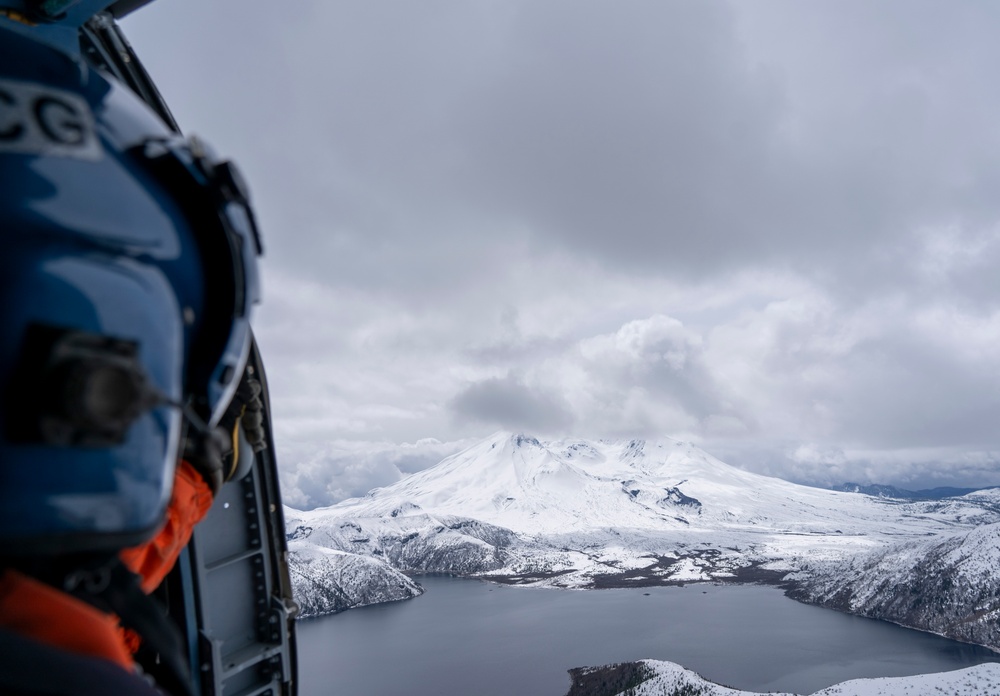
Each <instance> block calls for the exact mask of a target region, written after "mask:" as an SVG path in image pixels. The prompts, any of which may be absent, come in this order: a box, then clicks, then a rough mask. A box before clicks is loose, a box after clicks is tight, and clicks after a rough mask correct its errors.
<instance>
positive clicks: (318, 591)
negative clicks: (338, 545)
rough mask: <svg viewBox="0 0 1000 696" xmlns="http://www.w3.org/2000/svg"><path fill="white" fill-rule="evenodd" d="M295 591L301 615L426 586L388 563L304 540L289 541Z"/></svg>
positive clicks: (410, 593) (407, 594)
mask: <svg viewBox="0 0 1000 696" xmlns="http://www.w3.org/2000/svg"><path fill="white" fill-rule="evenodd" d="M288 551H289V554H288V566H289V568H288V569H289V574H290V576H291V579H292V592H293V596H294V597H295V601H296V603H298V605H299V618H303V619H306V618H310V617H313V616H322V615H324V614H335V613H337V612H339V611H344V610H345V609H352V608H354V607H363V606H367V605H369V604H379V603H382V602H393V601H397V600H401V599H410V598H412V597H416V596H418V595H420V594H423V589H422V588H421V587H420V586H419V585H417V584H416V583H415V582H413V581H412V580H410V579H409V578H408V577H406V576H405V575H403V574H402V573H400V572H399V571H397V570H395V569H393V568H391V567H390V566H388V565H387V564H385V563H381V562H379V561H377V560H375V559H372V558H368V557H366V556H359V555H357V554H351V553H345V552H343V551H336V550H333V549H328V548H323V547H320V546H315V545H313V544H309V543H308V542H303V541H291V542H290V543H289V545H288Z"/></svg>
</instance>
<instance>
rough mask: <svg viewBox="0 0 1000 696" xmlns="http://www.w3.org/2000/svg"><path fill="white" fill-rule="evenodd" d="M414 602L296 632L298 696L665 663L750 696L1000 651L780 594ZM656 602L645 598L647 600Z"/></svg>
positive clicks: (554, 680) (437, 693)
mask: <svg viewBox="0 0 1000 696" xmlns="http://www.w3.org/2000/svg"><path fill="white" fill-rule="evenodd" d="M418 580H419V582H420V583H421V584H422V585H423V586H424V587H425V588H426V590H427V592H426V593H425V594H424V595H422V596H421V597H418V598H416V599H413V600H408V601H405V602H396V603H393V604H384V605H378V606H373V607H365V608H363V609H353V610H351V611H348V612H345V613H343V614H337V615H334V616H328V617H323V618H320V619H313V620H309V621H301V622H299V625H298V643H299V674H300V679H301V681H300V691H299V693H300V694H301V696H327V695H330V696H404V695H405V696H536V695H537V696H564V695H565V693H566V691H567V690H568V689H569V676H568V674H567V673H566V670H568V669H569V668H570V667H581V666H584V665H601V664H606V663H609V662H623V661H627V660H638V659H643V658H654V659H659V660H670V661H672V662H677V663H679V664H682V665H684V666H685V667H687V668H688V669H692V670H694V671H696V672H698V673H700V674H702V675H703V676H704V677H706V678H708V679H711V680H712V681H715V682H719V683H722V684H726V685H728V686H732V687H735V688H740V689H747V690H751V691H763V692H766V691H771V690H774V691H789V692H793V693H801V694H809V693H812V692H813V691H817V690H819V689H822V688H824V687H827V686H830V685H831V684H835V683H837V682H840V681H844V680H847V679H856V678H859V677H890V676H905V675H910V674H919V673H922V672H942V671H946V670H953V669H961V668H963V667H969V666H971V665H975V664H979V663H981V662H1000V655H997V654H995V653H992V652H990V651H988V650H986V649H983V648H977V647H973V646H969V645H965V644H962V643H957V642H955V641H950V640H946V639H944V638H939V637H937V636H933V635H929V634H926V633H920V632H918V631H911V630H907V629H904V628H900V627H898V626H894V625H892V624H887V623H882V622H879V621H873V620H871V619H863V618H860V617H855V616H848V615H845V614H840V613H837V612H834V611H831V610H829V609H820V608H818V607H813V606H808V605H805V604H800V603H798V602H795V601H793V600H791V599H788V598H787V597H785V596H784V595H783V594H782V592H781V591H780V590H778V589H775V588H771V587H753V586H742V587H741V586H716V585H688V586H686V587H651V588H642V589H634V590H632V589H629V590H589V591H568V590H551V589H538V588H525V587H507V586H502V585H492V584H489V583H485V582H480V581H477V580H461V579H457V578H448V577H426V576H425V577H421V578H418ZM646 593H648V595H647V594H646Z"/></svg>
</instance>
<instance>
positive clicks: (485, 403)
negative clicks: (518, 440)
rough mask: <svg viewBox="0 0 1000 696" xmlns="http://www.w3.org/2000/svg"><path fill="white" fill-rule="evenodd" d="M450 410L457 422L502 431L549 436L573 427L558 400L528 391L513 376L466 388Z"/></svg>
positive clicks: (566, 412)
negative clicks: (523, 431)
mask: <svg viewBox="0 0 1000 696" xmlns="http://www.w3.org/2000/svg"><path fill="white" fill-rule="evenodd" d="M450 406H451V409H452V411H453V412H454V414H455V417H456V418H457V419H458V420H461V421H473V422H476V421H478V422H480V423H486V424H489V425H496V426H498V427H499V428H501V429H506V430H527V431H529V432H541V433H549V432H560V431H565V430H567V429H570V428H571V427H572V425H573V416H572V414H571V413H570V412H569V408H568V405H567V404H566V403H565V402H564V401H563V400H562V399H561V398H559V397H556V396H553V395H551V394H547V393H545V392H544V391H542V390H539V389H535V388H532V387H530V386H528V385H526V384H524V383H523V382H522V381H521V380H520V379H518V377H517V376H515V375H508V376H507V377H504V378H502V379H501V378H491V379H485V380H483V381H481V382H476V383H474V384H470V385H469V386H468V387H467V388H466V389H464V390H463V391H461V392H460V393H459V394H458V395H457V396H456V397H455V398H454V399H453V400H452V402H451V404H450Z"/></svg>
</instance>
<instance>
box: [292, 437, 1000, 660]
mask: <svg viewBox="0 0 1000 696" xmlns="http://www.w3.org/2000/svg"><path fill="white" fill-rule="evenodd" d="M859 492H860V491H855V490H854V489H850V490H849V491H847V492H844V491H831V490H824V489H819V488H812V487H808V486H800V485H796V484H792V483H789V482H787V481H782V480H780V479H776V478H770V477H766V476H760V475H757V474H752V473H749V472H746V471H742V470H740V469H737V468H735V467H732V466H729V465H727V464H725V463H723V462H721V461H719V460H718V459H716V458H714V457H712V456H711V455H709V454H707V453H706V452H704V451H702V450H700V449H699V448H697V447H695V446H694V445H692V444H690V443H685V442H680V441H676V440H670V439H663V440H659V441H642V440H629V441H617V442H607V441H588V440H579V439H574V440H562V441H557V442H541V441H539V440H537V439H535V438H532V437H528V436H525V435H522V434H511V433H497V434H496V435H494V436H492V437H490V438H487V439H486V440H484V441H482V442H480V443H479V444H477V445H475V446H473V447H471V448H469V449H467V450H465V451H463V452H460V453H458V454H455V455H453V456H451V457H448V458H447V459H445V460H443V461H442V462H441V463H440V464H438V465H436V466H434V467H431V468H430V469H426V470H424V471H421V472H419V473H416V474H413V475H411V476H409V477H407V478H405V479H403V480H401V481H399V482H397V483H395V484H393V485H391V486H387V487H385V488H379V489H375V490H373V491H371V492H370V493H369V494H367V495H366V496H364V497H363V498H354V499H351V500H345V501H343V502H341V503H339V504H337V505H335V506H332V507H329V508H323V509H317V510H311V511H306V512H301V511H297V510H291V509H289V510H287V511H286V522H287V525H288V534H289V538H290V539H292V540H293V543H292V569H293V580H295V581H296V583H297V584H296V588H297V593H299V596H300V598H301V599H300V603H303V604H304V605H305V608H306V610H307V612H309V613H311V614H320V613H324V612H330V611H338V610H341V609H343V608H346V607H349V606H357V605H361V604H365V603H372V602H377V601H388V600H392V599H405V598H407V597H410V596H414V594H415V592H418V591H419V588H418V589H416V590H414V588H413V587H409V586H407V585H406V583H405V582H403V580H405V579H406V578H405V576H401V575H400V573H411V574H412V573H423V572H445V573H452V574H456V575H463V576H476V577H482V578H487V579H491V580H494V581H497V582H505V583H518V584H534V585H549V586H556V587H639V586H643V585H652V584H678V583H687V582H697V581H709V580H710V581H722V582H771V583H781V582H786V583H794V584H795V587H796V588H798V589H799V590H800V594H799V596H800V597H801V598H803V599H806V600H808V601H814V602H818V603H823V604H827V605H829V606H835V607H837V608H841V609H844V610H847V611H854V612H861V613H865V612H868V613H869V614H870V615H871V612H870V611H869V609H868V608H867V607H869V606H874V605H873V604H871V603H872V602H874V603H875V605H877V604H878V600H877V598H873V597H872V596H871V593H868V592H862V591H861V589H860V588H859V589H858V590H857V592H855V594H854V595H852V597H855V596H858V597H860V596H862V595H863V596H864V597H865V598H866V599H865V603H863V605H862V604H861V603H858V602H857V601H854V600H853V599H850V600H848V599H845V598H844V597H843V596H840V597H839V598H838V599H830V596H831V595H830V592H829V591H827V589H826V588H827V587H836V586H837V584H838V583H839V582H841V581H843V582H844V583H849V582H853V580H852V578H858V577H862V578H863V579H864V580H865V582H870V583H872V584H873V586H874V587H876V589H877V588H888V587H890V584H888V576H887V574H888V573H889V572H890V567H889V566H887V565H886V564H884V563H880V562H879V561H878V560H877V559H878V558H879V557H880V554H883V555H888V556H891V557H892V558H893V559H894V562H893V563H892V564H891V571H892V572H894V573H895V572H897V571H899V572H902V571H900V569H901V568H917V567H918V566H920V564H921V563H924V562H926V560H927V558H928V553H927V552H928V549H929V548H930V546H927V545H933V544H935V543H936V542H938V541H941V542H944V541H945V540H947V539H952V538H954V537H956V536H960V535H965V534H969V533H971V532H972V531H973V530H976V529H979V528H985V526H986V525H994V524H1000V489H995V490H986V491H979V492H976V493H973V494H968V495H965V496H962V497H950V498H944V499H941V500H907V499H905V498H899V497H890V496H886V495H882V496H871V495H861V494H859ZM998 528H1000V527H998ZM998 540H1000V537H998V536H987V537H984V538H983V539H981V540H979V541H977V543H976V544H974V545H973V546H970V547H969V548H970V549H972V553H973V554H974V555H976V556H977V557H983V558H984V559H986V560H990V559H992V556H990V555H989V554H990V553H992V551H991V549H995V548H1000V541H998ZM948 543H957V542H948ZM949 548H950V547H949ZM960 562H961V563H965V562H967V561H963V560H962V557H961V555H960V554H958V555H956V554H950V555H949V554H944V555H941V556H940V562H935V563H934V564H933V566H932V567H930V568H928V569H927V570H926V571H925V572H924V575H927V574H928V573H930V574H933V573H947V572H951V571H948V570H946V569H945V566H946V565H947V564H948V563H955V564H957V563H960ZM341 568H343V569H344V570H341ZM914 572H917V571H914ZM954 572H956V573H957V572H959V571H957V570H955V571H954ZM883 576H885V577H886V580H887V582H886V583H881V584H879V582H878V580H879V578H882V577H883ZM955 577H958V576H957V575H956V576H955ZM401 578H402V579H401ZM933 582H936V581H932V582H931V584H930V585H928V587H931V586H935V587H937V585H934V584H933ZM358 583H361V584H365V587H368V586H375V587H377V588H379V589H378V591H375V592H369V591H365V587H359V586H357V584H358ZM331 585H335V586H336V587H332V586H331ZM789 586H791V585H789ZM941 587H944V586H943V585H942V586H941ZM324 588H325V589H324ZM327 590H329V591H327ZM886 591H887V592H888V590H886ZM937 591H940V588H939V589H938V590H937ZM876 594H877V592H876ZM951 599H953V600H954V601H953V606H952V607H951V609H950V611H952V612H953V613H954V615H955V616H957V617H963V616H964V617H965V619H962V621H963V622H964V623H963V629H962V632H959V633H951V634H949V635H955V637H959V638H961V639H964V640H971V641H973V642H978V643H981V644H986V645H991V646H993V647H1000V646H997V645H996V642H997V639H996V636H995V633H994V632H991V630H989V629H988V628H986V627H985V622H986V621H992V620H993V619H992V618H990V617H992V616H993V613H992V611H990V612H986V613H985V614H984V613H983V612H981V611H978V610H977V608H976V606H974V605H975V602H976V601H977V600H976V598H975V596H974V595H973V594H972V593H965V594H963V593H957V592H956V593H955V596H954V597H952V598H951ZM979 606H980V609H981V604H980V605H979ZM991 606H992V605H991ZM977 611H978V613H977ZM876 613H877V612H876ZM886 617H887V618H888V617H889V615H888V614H887V615H886ZM983 617H986V618H983ZM893 620H899V622H900V623H905V624H907V625H912V626H914V627H917V628H930V626H931V623H929V618H928V615H927V613H926V612H924V613H919V612H910V613H909V614H907V615H906V616H905V617H901V618H900V617H897V618H896V619H893ZM935 625H936V624H935ZM931 630H936V631H938V632H944V633H947V631H942V630H940V629H939V628H933V629H931Z"/></svg>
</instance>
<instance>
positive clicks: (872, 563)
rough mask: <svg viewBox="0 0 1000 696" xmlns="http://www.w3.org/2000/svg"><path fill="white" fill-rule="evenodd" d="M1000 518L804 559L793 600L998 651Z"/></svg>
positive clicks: (999, 634) (999, 625) (999, 626)
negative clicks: (836, 556)
mask: <svg viewBox="0 0 1000 696" xmlns="http://www.w3.org/2000/svg"><path fill="white" fill-rule="evenodd" d="M998 569H1000V524H990V525H984V526H981V527H976V528H975V529H972V530H969V531H965V532H961V533H958V534H951V535H946V536H942V537H935V538H932V539H927V540H920V541H911V542H907V543H904V544H897V545H893V546H890V547H888V548H885V549H879V550H877V551H873V552H870V553H868V554H864V555H861V556H859V557H855V558H847V559H843V560H839V561H826V562H819V563H807V564H805V565H804V566H803V569H802V571H800V572H799V573H798V574H796V579H797V582H796V588H795V590H794V591H793V592H792V593H791V594H792V596H793V597H795V598H796V599H801V600H803V601H807V602H811V603H814V604H821V605H823V606H828V607H832V608H835V609H840V610H841V611H846V612H849V613H852V614H861V615H863V616H868V617H871V618H875V619H883V620H886V621H892V622H894V623H898V624H901V625H903V626H909V627H912V628H919V629H921V630H925V631H931V632H933V633H937V634H940V635H943V636H947V637H949V638H954V639H956V640H962V641H966V642H969V643H977V644H979V645H985V646H987V647H990V648H992V649H994V650H997V651H1000V574H998V572H997V571H998Z"/></svg>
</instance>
